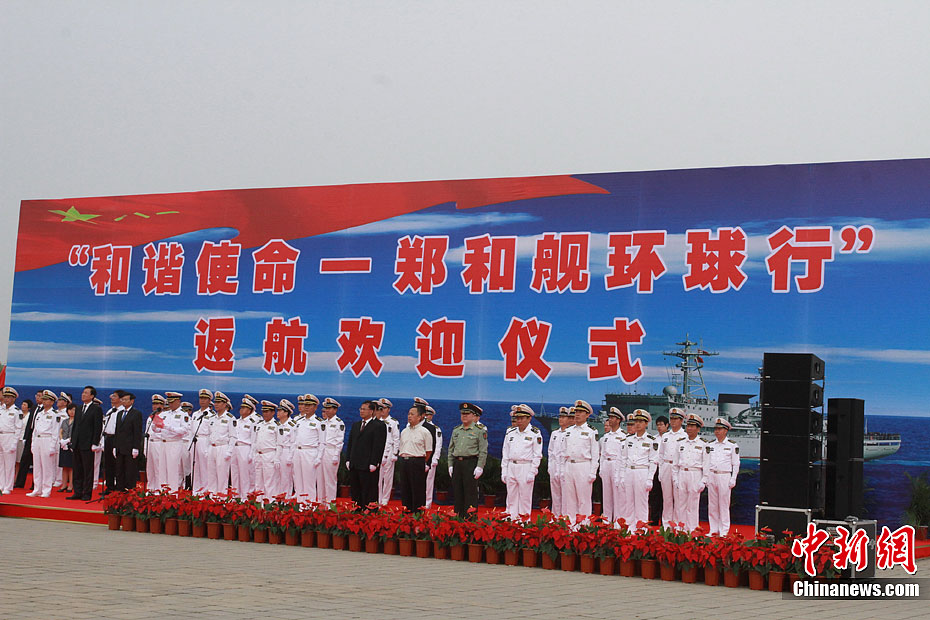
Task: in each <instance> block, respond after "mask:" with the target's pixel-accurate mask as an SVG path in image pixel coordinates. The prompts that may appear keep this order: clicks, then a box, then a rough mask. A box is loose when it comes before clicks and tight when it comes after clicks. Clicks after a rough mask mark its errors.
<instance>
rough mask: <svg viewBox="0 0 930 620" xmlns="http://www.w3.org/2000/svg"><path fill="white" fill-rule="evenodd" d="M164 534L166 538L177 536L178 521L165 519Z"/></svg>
mask: <svg viewBox="0 0 930 620" xmlns="http://www.w3.org/2000/svg"><path fill="white" fill-rule="evenodd" d="M165 534H167V535H168V536H177V535H178V520H177V519H165Z"/></svg>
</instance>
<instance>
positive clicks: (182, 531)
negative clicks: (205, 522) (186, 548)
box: [178, 519, 191, 536]
mask: <svg viewBox="0 0 930 620" xmlns="http://www.w3.org/2000/svg"><path fill="white" fill-rule="evenodd" d="M190 535H191V522H190V521H188V520H187V519H178V536H190Z"/></svg>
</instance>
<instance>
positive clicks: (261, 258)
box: [252, 239, 300, 295]
mask: <svg viewBox="0 0 930 620" xmlns="http://www.w3.org/2000/svg"><path fill="white" fill-rule="evenodd" d="M299 257H300V250H298V249H297V248H292V247H291V246H289V245H288V244H287V243H285V242H284V240H283V239H272V240H271V241H269V242H268V243H266V244H265V245H263V246H262V247H260V248H258V249H257V250H255V251H254V252H252V260H254V261H255V273H254V275H253V277H252V292H253V293H265V292H268V291H271V294H272V295H283V294H285V293H290V292H292V291H293V290H294V280H295V277H296V272H297V259H298V258H299Z"/></svg>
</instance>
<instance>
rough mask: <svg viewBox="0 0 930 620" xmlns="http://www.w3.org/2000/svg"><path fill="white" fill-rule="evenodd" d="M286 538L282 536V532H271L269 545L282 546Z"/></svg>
mask: <svg viewBox="0 0 930 620" xmlns="http://www.w3.org/2000/svg"><path fill="white" fill-rule="evenodd" d="M283 538H284V536H282V535H281V532H276V531H269V532H268V544H271V545H280V544H281V540H282V539H283Z"/></svg>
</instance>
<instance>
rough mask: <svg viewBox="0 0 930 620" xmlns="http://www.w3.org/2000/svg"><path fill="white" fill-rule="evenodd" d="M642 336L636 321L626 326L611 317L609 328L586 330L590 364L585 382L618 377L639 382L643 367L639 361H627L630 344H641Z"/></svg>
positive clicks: (639, 324) (628, 359)
mask: <svg viewBox="0 0 930 620" xmlns="http://www.w3.org/2000/svg"><path fill="white" fill-rule="evenodd" d="M645 335H646V330H644V329H643V325H642V323H640V322H639V319H636V320H635V321H633V322H632V323H630V322H629V319H627V318H626V317H620V318H615V319H614V324H613V327H589V328H588V348H589V353H588V356H589V357H590V358H591V359H592V360H594V364H592V365H589V366H588V379H591V380H598V379H613V378H614V377H620V378H621V379H623V382H624V383H635V382H636V381H638V380H639V379H641V378H642V376H643V365H642V363H641V362H640V360H639V358H636V360H635V361H631V359H630V357H631V356H630V345H632V344H642V342H643V337H644V336H645Z"/></svg>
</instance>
